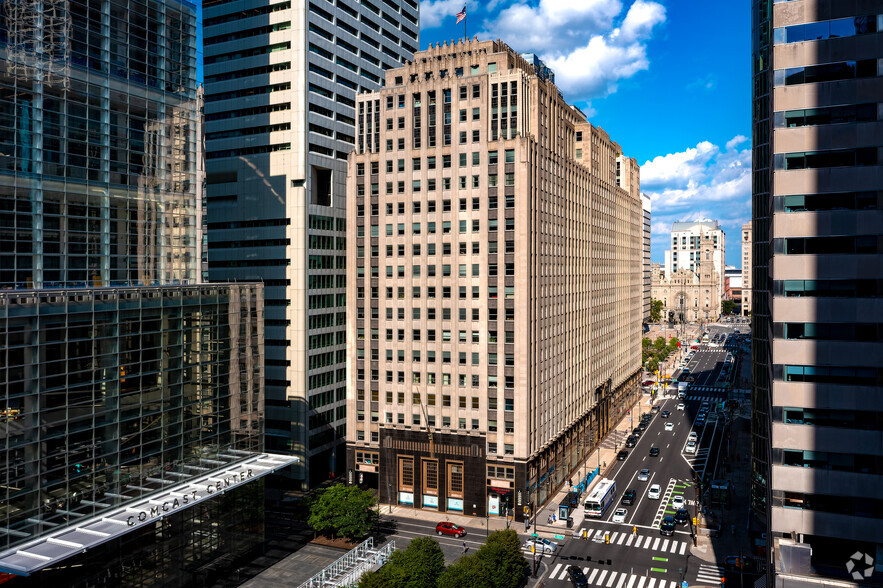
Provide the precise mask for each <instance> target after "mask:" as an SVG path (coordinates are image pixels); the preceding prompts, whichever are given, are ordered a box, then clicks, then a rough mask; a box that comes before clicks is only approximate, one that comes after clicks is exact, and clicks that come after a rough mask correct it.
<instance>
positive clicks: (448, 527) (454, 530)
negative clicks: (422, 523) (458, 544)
mask: <svg viewBox="0 0 883 588" xmlns="http://www.w3.org/2000/svg"><path fill="white" fill-rule="evenodd" d="M435 532H436V533H437V534H439V535H453V536H454V537H463V536H465V535H466V529H464V528H463V527H461V526H459V525H455V524H454V523H451V522H449V521H444V522H441V523H439V524H437V525H436V526H435Z"/></svg>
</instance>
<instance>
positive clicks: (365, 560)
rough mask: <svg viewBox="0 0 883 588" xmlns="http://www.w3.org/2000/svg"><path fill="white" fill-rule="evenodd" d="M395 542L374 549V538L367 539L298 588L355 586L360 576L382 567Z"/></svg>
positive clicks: (345, 587) (346, 587)
mask: <svg viewBox="0 0 883 588" xmlns="http://www.w3.org/2000/svg"><path fill="white" fill-rule="evenodd" d="M395 548H396V544H395V541H389V542H387V543H386V544H384V545H383V547H380V548H378V549H374V538H373V537H369V538H368V539H367V540H366V541H363V542H362V543H360V544H359V545H358V546H357V547H356V548H355V549H353V550H351V551H350V552H348V553H347V554H346V555H344V556H343V557H341V558H340V559H339V560H337V561H336V562H334V563H333V564H331V565H330V566H328V567H327V568H325V569H324V570H322V571H321V572H319V573H318V574H316V575H315V576H313V577H312V578H310V579H309V580H307V581H306V582H304V583H303V584H301V585H300V586H299V588H351V587H352V586H356V585H357V583H358V582H359V579H360V578H361V577H362V574H364V573H365V572H369V571H371V570H372V569H373V568H374V567H375V566H378V567H379V566H382V565H383V564H385V563H386V562H387V560H389V557H390V556H391V555H392V552H393V551H395Z"/></svg>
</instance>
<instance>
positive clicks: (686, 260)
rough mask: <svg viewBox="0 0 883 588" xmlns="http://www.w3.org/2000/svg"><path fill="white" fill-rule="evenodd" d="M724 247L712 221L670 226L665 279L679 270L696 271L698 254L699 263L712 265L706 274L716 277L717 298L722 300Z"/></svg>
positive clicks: (668, 278)
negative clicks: (713, 273)
mask: <svg viewBox="0 0 883 588" xmlns="http://www.w3.org/2000/svg"><path fill="white" fill-rule="evenodd" d="M725 246H726V235H725V233H724V230H723V229H722V228H721V227H720V225H719V224H718V222H717V221H715V220H709V219H702V220H697V221H688V222H675V223H672V226H671V249H670V250H668V251H666V252H665V278H666V279H667V280H671V279H672V276H673V275H674V274H675V273H676V272H677V271H678V270H679V269H688V270H690V271H692V272H696V267H697V265H698V262H699V261H700V258H699V257H700V255H702V256H704V257H703V259H702V261H705V262H708V261H710V262H711V263H712V268H713V270H709V271H713V272H716V273H717V275H718V283H719V290H718V298H723V296H724V279H723V278H724V266H725V262H724V260H725ZM697 273H698V272H697Z"/></svg>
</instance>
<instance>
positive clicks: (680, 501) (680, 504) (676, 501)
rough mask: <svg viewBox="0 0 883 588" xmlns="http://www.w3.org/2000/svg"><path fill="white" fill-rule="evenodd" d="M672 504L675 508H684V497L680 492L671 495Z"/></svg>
mask: <svg viewBox="0 0 883 588" xmlns="http://www.w3.org/2000/svg"><path fill="white" fill-rule="evenodd" d="M671 505H672V506H673V507H674V508H675V510H677V509H679V508H684V497H683V496H681V495H680V494H675V495H674V496H672V497H671Z"/></svg>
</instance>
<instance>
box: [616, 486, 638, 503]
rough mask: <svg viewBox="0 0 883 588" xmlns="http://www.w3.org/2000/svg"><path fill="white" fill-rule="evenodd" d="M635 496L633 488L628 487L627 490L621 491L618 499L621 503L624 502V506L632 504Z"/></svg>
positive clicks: (636, 494)
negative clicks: (620, 497)
mask: <svg viewBox="0 0 883 588" xmlns="http://www.w3.org/2000/svg"><path fill="white" fill-rule="evenodd" d="M637 496H638V493H637V492H635V491H634V490H633V489H631V488H629V489H628V490H626V491H625V492H623V493H622V499H620V502H621V503H622V504H625V505H626V506H630V505H632V504H634V502H635V498H637Z"/></svg>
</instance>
